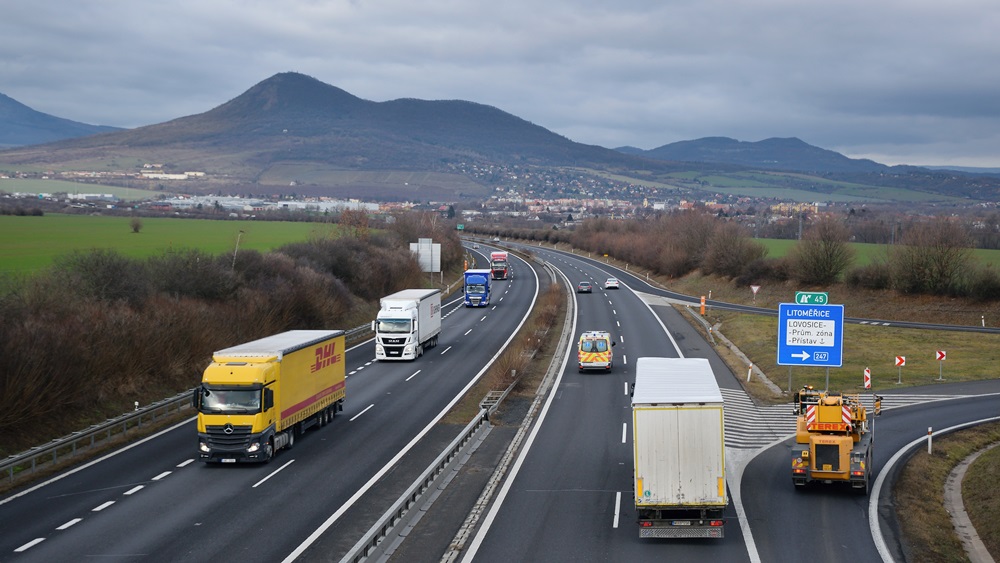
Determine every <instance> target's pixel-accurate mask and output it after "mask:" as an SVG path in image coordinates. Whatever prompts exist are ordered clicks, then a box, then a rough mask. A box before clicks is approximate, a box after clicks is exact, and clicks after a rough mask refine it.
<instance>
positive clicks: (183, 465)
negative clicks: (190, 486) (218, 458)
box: [177, 458, 194, 467]
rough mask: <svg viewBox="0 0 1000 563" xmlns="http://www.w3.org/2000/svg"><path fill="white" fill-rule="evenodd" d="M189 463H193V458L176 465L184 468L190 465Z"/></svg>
mask: <svg viewBox="0 0 1000 563" xmlns="http://www.w3.org/2000/svg"><path fill="white" fill-rule="evenodd" d="M191 463H194V458H191V459H189V460H186V461H182V462H180V463H178V464H177V467H186V466H187V465H188V464H191Z"/></svg>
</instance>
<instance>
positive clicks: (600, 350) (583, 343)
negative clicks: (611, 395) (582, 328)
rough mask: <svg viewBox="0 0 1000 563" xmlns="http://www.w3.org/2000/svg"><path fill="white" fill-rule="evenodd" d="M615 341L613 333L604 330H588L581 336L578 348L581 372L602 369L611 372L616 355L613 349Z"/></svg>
mask: <svg viewBox="0 0 1000 563" xmlns="http://www.w3.org/2000/svg"><path fill="white" fill-rule="evenodd" d="M614 345H615V341H614V340H612V339H611V333H610V332H607V331H603V330H588V331H587V332H584V333H583V334H581V335H580V344H579V346H578V347H577V361H578V363H579V366H580V371H581V372H583V371H584V370H588V369H601V370H605V371H611V365H612V363H613V359H614V358H613V356H614V353H613V352H612V351H611V347H612V346H614Z"/></svg>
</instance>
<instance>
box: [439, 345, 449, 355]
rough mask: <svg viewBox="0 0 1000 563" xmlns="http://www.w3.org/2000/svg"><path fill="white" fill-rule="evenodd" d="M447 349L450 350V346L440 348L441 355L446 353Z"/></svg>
mask: <svg viewBox="0 0 1000 563" xmlns="http://www.w3.org/2000/svg"><path fill="white" fill-rule="evenodd" d="M448 350H451V346H448V347H447V348H445V349H444V350H441V355H442V356H443V355H445V354H447V353H448Z"/></svg>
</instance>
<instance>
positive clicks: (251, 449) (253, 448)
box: [247, 442, 260, 454]
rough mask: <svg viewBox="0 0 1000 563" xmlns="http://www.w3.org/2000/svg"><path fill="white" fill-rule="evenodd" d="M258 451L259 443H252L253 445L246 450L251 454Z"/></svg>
mask: <svg viewBox="0 0 1000 563" xmlns="http://www.w3.org/2000/svg"><path fill="white" fill-rule="evenodd" d="M259 449H260V442H254V443H252V444H250V447H249V448H247V453H251V454H252V453H254V452H256V451H257V450H259Z"/></svg>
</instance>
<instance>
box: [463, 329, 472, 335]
mask: <svg viewBox="0 0 1000 563" xmlns="http://www.w3.org/2000/svg"><path fill="white" fill-rule="evenodd" d="M470 332H472V329H471V328H470V329H469V330H467V331H465V334H463V335H462V336H469V333H470Z"/></svg>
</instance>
